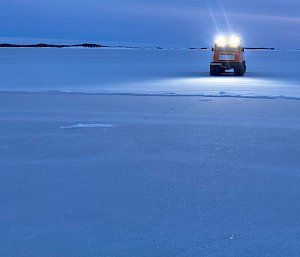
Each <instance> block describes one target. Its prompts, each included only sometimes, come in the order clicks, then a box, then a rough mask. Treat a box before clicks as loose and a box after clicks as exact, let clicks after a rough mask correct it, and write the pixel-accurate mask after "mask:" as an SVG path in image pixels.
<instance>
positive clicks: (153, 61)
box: [0, 49, 300, 257]
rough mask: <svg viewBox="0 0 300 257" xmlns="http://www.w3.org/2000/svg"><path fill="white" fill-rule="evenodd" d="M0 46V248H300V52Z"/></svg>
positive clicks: (222, 251)
mask: <svg viewBox="0 0 300 257" xmlns="http://www.w3.org/2000/svg"><path fill="white" fill-rule="evenodd" d="M0 56H1V58H0V90H1V92H0V172H1V180H0V188H1V189H0V190H1V194H0V231H1V233H0V239H1V240H0V256H6V257H20V256H24V257H29V256H30V257H40V256H43V257H52V256H55V257H66V256H72V257H81V256H93V257H94V256H95V257H96V256H97V257H98V256H105V257H106V256H113V257H124V256H128V257H135V256H136V257H152V256H178V257H179V256H180V257H195V256H209V257H225V256H226V257H227V256H246V257H253V256H255V257H262V256H272V257H274V256H275V257H282V256H292V257H296V256H299V253H300V237H299V235H300V219H299V217H300V203H299V198H300V189H299V188H300V173H299V172H300V159H299V156H300V147H299V146H300V115H299V110H300V101H299V100H300V74H299V72H298V71H299V68H300V65H299V64H298V63H297V61H298V60H299V59H300V58H299V57H300V52H297V51H294V52H292V51H251V52H249V51H248V52H246V58H247V66H248V73H247V74H246V76H245V78H235V77H233V76H231V75H228V76H225V77H218V78H211V77H209V75H208V68H209V62H210V60H211V52H209V51H179V50H176V51H175V50H173V51H150V50H148V51H144V50H139V51H132V50H111V49H110V50H99V49H96V50H95V49H94V50H91V49H0ZM266 60H267V61H266ZM288 67H289V68H288ZM290 67H293V68H290ZM297 67H298V68H297Z"/></svg>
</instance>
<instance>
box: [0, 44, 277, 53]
mask: <svg viewBox="0 0 300 257" xmlns="http://www.w3.org/2000/svg"><path fill="white" fill-rule="evenodd" d="M9 47H15V48H70V47H84V48H108V47H109V48H125V49H149V50H153V49H157V50H168V49H170V50H171V49H174V50H185V49H188V50H210V49H211V48H210V47H186V48H176V47H175V48H166V47H159V46H156V47H140V46H126V45H115V46H109V45H100V44H89V43H84V44H75V45H57V44H44V43H40V44H8V43H2V44H0V48H9ZM245 49H246V50H271V51H275V50H279V49H276V48H274V47H245Z"/></svg>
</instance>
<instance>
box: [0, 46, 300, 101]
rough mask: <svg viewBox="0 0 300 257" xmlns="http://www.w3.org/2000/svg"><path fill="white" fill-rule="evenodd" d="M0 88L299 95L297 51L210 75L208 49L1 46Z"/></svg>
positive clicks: (264, 55)
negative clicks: (242, 72) (241, 72)
mask: <svg viewBox="0 0 300 257" xmlns="http://www.w3.org/2000/svg"><path fill="white" fill-rule="evenodd" d="M0 55H1V59H0V75H1V76H0V90H2V91H16V90H18V91H52V90H54V91H55V90H57V91H65V92H92V93H95V92H97V93H125V94H177V95H210V96H219V95H221V96H244V97H272V98H274V97H275V98H297V99H298V98H299V99H300V73H299V61H298V60H299V59H300V51H247V52H246V59H247V67H248V72H247V74H246V76H245V77H243V78H240V77H239V78H237V77H233V76H232V74H229V76H225V77H218V78H215V77H210V76H209V74H208V70H209V63H210V61H211V59H212V53H211V52H210V51H199V50H198V51H197V50H194V51H192V50H185V51H184V50H157V51H150V50H111V49H106V50H104V49H0Z"/></svg>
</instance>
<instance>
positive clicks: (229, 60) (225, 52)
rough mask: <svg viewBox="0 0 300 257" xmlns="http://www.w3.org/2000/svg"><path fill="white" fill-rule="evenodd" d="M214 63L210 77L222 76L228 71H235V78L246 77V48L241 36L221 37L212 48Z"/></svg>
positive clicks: (212, 63) (211, 65) (211, 66)
mask: <svg viewBox="0 0 300 257" xmlns="http://www.w3.org/2000/svg"><path fill="white" fill-rule="evenodd" d="M212 51H213V52H214V55H213V61H212V62H211V63H210V75H211V76H220V75H222V73H224V72H225V71H226V70H231V69H233V70H234V76H244V74H245V72H246V61H245V59H244V47H243V44H242V40H241V38H240V37H239V36H235V35H234V36H219V37H217V38H216V41H215V45H214V47H213V48H212Z"/></svg>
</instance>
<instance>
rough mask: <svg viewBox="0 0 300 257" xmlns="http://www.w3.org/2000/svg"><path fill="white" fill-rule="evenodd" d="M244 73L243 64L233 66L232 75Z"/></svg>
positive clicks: (242, 74)
mask: <svg viewBox="0 0 300 257" xmlns="http://www.w3.org/2000/svg"><path fill="white" fill-rule="evenodd" d="M244 74H245V67H244V64H243V63H242V64H239V65H237V66H236V67H235V68H234V76H244Z"/></svg>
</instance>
